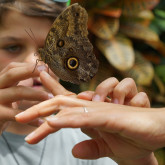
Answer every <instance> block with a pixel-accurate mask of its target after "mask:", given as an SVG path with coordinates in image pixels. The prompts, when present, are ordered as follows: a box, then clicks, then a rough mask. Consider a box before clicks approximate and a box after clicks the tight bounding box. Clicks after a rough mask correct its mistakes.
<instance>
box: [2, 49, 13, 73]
mask: <svg viewBox="0 0 165 165" xmlns="http://www.w3.org/2000/svg"><path fill="white" fill-rule="evenodd" d="M13 61H14V60H13V58H10V57H8V56H7V55H5V54H4V53H3V52H2V51H0V71H1V70H2V69H4V68H5V67H6V66H7V65H8V64H9V63H11V62H13Z"/></svg>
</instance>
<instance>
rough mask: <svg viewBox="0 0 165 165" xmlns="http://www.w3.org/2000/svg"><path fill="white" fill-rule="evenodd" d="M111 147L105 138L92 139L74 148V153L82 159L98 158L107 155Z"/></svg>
mask: <svg viewBox="0 0 165 165" xmlns="http://www.w3.org/2000/svg"><path fill="white" fill-rule="evenodd" d="M108 150H109V149H108V148H107V145H106V143H105V142H104V140H103V139H101V138H100V139H92V140H86V141H83V142H80V143H78V144H76V145H75V146H74V148H73V149H72V154H73V156H74V157H76V158H80V159H98V158H101V157H107V156H108V155H109V154H108V153H109V151H108Z"/></svg>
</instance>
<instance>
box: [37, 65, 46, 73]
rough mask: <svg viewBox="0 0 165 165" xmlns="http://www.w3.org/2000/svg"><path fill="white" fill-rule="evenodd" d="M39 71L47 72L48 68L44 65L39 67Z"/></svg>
mask: <svg viewBox="0 0 165 165" xmlns="http://www.w3.org/2000/svg"><path fill="white" fill-rule="evenodd" d="M37 70H38V71H39V72H42V71H44V70H46V67H45V66H44V65H39V66H37Z"/></svg>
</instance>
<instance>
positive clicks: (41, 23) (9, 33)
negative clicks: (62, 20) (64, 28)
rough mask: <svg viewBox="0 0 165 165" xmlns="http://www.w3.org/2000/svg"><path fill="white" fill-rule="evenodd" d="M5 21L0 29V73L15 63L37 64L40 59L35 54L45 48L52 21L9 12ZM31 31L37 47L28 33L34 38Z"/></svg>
mask: <svg viewBox="0 0 165 165" xmlns="http://www.w3.org/2000/svg"><path fill="white" fill-rule="evenodd" d="M3 20H4V21H3V26H2V27H0V71H1V70H2V69H3V68H4V67H5V66H6V65H7V64H9V63H10V62H13V61H14V62H23V61H24V62H30V63H32V62H33V63H35V62H36V58H39V57H36V56H34V54H35V53H36V52H37V49H38V47H43V45H44V40H45V38H46V35H47V33H48V31H49V29H50V27H51V24H52V23H51V21H50V20H48V19H46V18H39V17H28V16H24V15H23V14H21V13H18V12H16V11H10V12H8V13H7V14H6V15H5V18H4V19H3ZM30 29H31V30H32V32H33V33H34V36H35V38H36V42H37V43H36V44H37V45H36V44H35V42H34V41H33V40H32V39H31V38H30V37H29V35H28V34H27V33H26V31H28V32H29V34H30V35H31V36H32V34H31V32H30ZM25 30H26V31H25ZM37 46H38V47H37Z"/></svg>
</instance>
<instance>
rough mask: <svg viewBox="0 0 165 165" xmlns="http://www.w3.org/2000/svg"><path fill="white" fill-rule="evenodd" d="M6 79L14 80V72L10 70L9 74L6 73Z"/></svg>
mask: <svg viewBox="0 0 165 165" xmlns="http://www.w3.org/2000/svg"><path fill="white" fill-rule="evenodd" d="M6 77H7V78H8V79H10V80H11V81H12V80H13V78H14V76H13V70H12V69H10V70H9V71H8V72H7V73H6Z"/></svg>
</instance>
